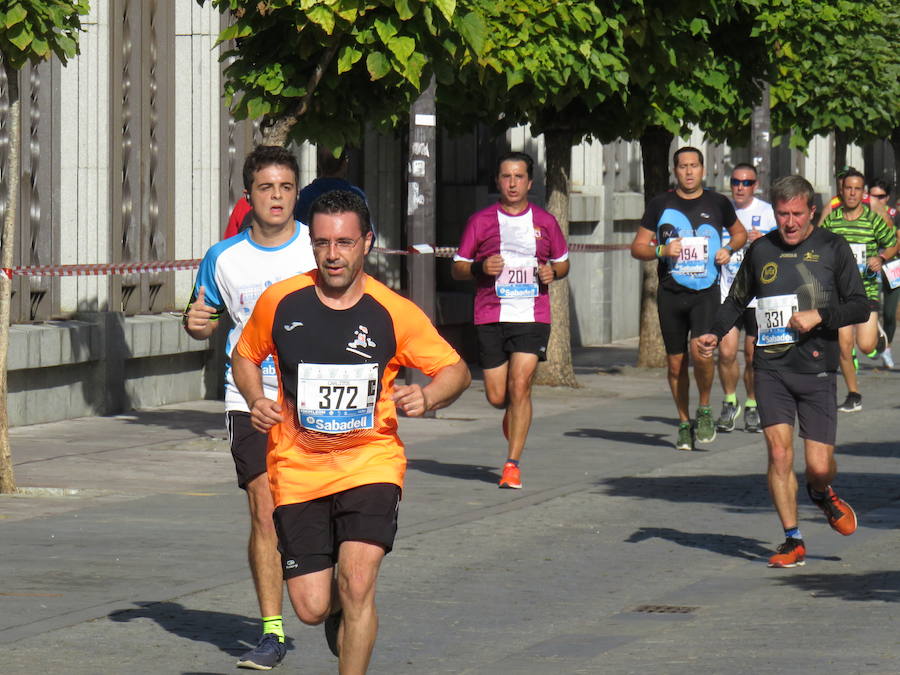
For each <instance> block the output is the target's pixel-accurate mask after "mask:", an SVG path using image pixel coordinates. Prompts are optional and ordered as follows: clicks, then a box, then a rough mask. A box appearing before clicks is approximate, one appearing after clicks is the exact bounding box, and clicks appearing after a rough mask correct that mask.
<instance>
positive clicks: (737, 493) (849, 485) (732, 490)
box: [596, 466, 900, 529]
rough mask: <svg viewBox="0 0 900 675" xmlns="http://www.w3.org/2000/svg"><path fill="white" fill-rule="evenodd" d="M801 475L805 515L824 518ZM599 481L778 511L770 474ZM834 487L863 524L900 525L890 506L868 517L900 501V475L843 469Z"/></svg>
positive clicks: (627, 489)
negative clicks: (768, 479)
mask: <svg viewBox="0 0 900 675" xmlns="http://www.w3.org/2000/svg"><path fill="white" fill-rule="evenodd" d="M798 468H799V466H798ZM797 480H798V481H799V483H800V484H799V489H798V493H797V496H798V502H799V505H800V508H801V509H803V511H802V515H801V517H802V519H804V520H819V519H821V514H820V513H819V512H818V511H817V510H810V511H809V512H808V513H807V512H806V510H805V509H806V508H807V507H808V508H809V509H814V507H813V506H812V503H811V502H810V501H809V499H808V498H807V497H806V491H805V488H804V483H803V473H802V469H801V470H798V472H797ZM596 486H597V487H598V488H600V489H601V490H603V491H604V493H605V494H608V495H612V496H615V497H638V498H641V499H660V500H664V501H669V502H679V503H683V502H695V503H701V504H716V503H718V504H722V505H724V506H726V507H730V508H731V509H732V510H733V511H734V512H737V513H741V512H746V511H749V510H758V509H763V510H768V509H772V510H773V513H774V508H773V506H772V502H771V501H770V500H769V491H768V487H767V485H766V476H765V473H758V474H738V475H733V476H723V475H708V476H662V477H654V476H622V477H618V478H607V479H604V480H601V481H598V482H597V483H596ZM834 487H835V489H836V490H837V492H838V494H839V495H840V496H841V497H842V498H843V499H846V500H847V501H848V502H849V503H850V505H851V506H853V509H854V510H855V511H856V513H857V515H858V516H859V524H860V527H871V528H874V529H894V528H897V527H898V526H900V522H898V520H900V518H898V517H897V514H896V511H890V510H889V511H888V512H881V513H878V514H873V515H872V517H870V518H867V517H866V515H867V514H868V513H869V512H872V511H875V510H876V509H881V508H882V507H885V506H890V505H893V504H895V503H896V501H897V495H900V475H897V474H892V473H841V472H840V471H838V476H837V480H836V481H835V483H834ZM813 513H815V515H813Z"/></svg>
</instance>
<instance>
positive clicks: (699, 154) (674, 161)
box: [672, 145, 703, 166]
mask: <svg viewBox="0 0 900 675" xmlns="http://www.w3.org/2000/svg"><path fill="white" fill-rule="evenodd" d="M685 152H696V153H697V157H699V158H700V166H703V153H702V152H700V151H699V150H698V149H697V148H695V147H693V146H690V145H686V146H684V147H683V148H678V149H677V150H676V151H675V154H674V155H672V166H678V157H679V156H680V155H683V154H684V153H685Z"/></svg>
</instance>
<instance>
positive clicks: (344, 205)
mask: <svg viewBox="0 0 900 675" xmlns="http://www.w3.org/2000/svg"><path fill="white" fill-rule="evenodd" d="M317 213H324V214H326V215H330V216H331V215H337V214H338V213H355V214H356V215H357V216H359V226H360V228H361V229H362V235H363V236H364V237H365V236H366V235H367V234H369V232H371V231H372V217H371V216H370V215H369V207H368V205H367V204H366V200H365V199H363V198H362V197H360V196H359V195H358V194H356V193H355V192H351V191H350V190H331V191H330V192H326V193H325V194H323V195H321V196H319V197H317V198H316V200H315V201H314V202H313V203H312V205H311V206H310V207H309V228H310V231H312V225H313V221H314V220H315V219H316V218H315V216H316V214H317Z"/></svg>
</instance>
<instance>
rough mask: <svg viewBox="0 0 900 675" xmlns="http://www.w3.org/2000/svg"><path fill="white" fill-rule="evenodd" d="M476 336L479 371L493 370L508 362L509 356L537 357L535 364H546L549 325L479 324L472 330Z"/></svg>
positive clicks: (504, 322)
mask: <svg viewBox="0 0 900 675" xmlns="http://www.w3.org/2000/svg"><path fill="white" fill-rule="evenodd" d="M475 332H476V333H477V335H478V363H479V365H481V367H482V368H497V367H498V366H502V365H503V364H504V363H506V362H507V361H509V355H510V354H512V353H513V352H523V353H525V354H537V357H538V361H546V360H547V340H549V339H550V324H549V323H537V322H534V323H515V322H512V321H501V322H499V323H483V324H480V325H478V326H475Z"/></svg>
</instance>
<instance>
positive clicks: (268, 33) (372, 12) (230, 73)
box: [198, 0, 485, 148]
mask: <svg viewBox="0 0 900 675" xmlns="http://www.w3.org/2000/svg"><path fill="white" fill-rule="evenodd" d="M198 2H199V3H200V4H201V5H202V4H203V2H204V0H198ZM211 3H212V5H213V6H215V7H217V8H218V9H219V10H220V11H229V12H230V13H231V14H232V16H233V17H234V22H233V23H232V25H230V26H229V27H228V28H226V29H225V30H224V31H223V32H222V34H221V35H220V36H219V41H220V42H227V41H230V40H234V44H235V47H234V48H233V49H231V50H229V51H227V52H226V53H225V54H224V56H223V59H226V60H228V61H229V65H228V66H227V67H226V69H225V77H226V83H225V93H226V96H227V97H228V99H229V101H230V103H231V104H232V110H233V112H234V115H235V117H237V118H238V119H245V118H250V119H255V118H259V117H265V118H266V119H267V121H268V123H270V124H273V125H274V126H273V127H272V129H271V131H272V134H271V135H270V136H269V138H270V142H276V143H281V144H283V143H284V142H286V141H287V139H288V137H290V138H292V139H294V140H313V141H315V142H318V143H324V144H325V145H328V146H329V147H334V148H339V147H343V146H345V145H358V144H359V142H360V139H361V137H362V134H363V131H364V129H365V127H366V125H367V124H371V125H373V126H375V127H376V128H380V129H391V128H394V127H396V126H398V125H400V124H403V123H405V122H406V119H407V113H408V110H409V106H410V104H411V103H412V101H413V100H415V98H416V96H418V94H419V93H420V92H421V90H422V89H423V88H424V87H425V86H426V85H427V84H428V81H429V79H430V77H431V75H432V73H434V72H436V73H437V76H438V78H439V79H442V80H446V77H447V76H451V74H452V72H453V70H454V67H453V65H451V64H455V63H464V62H466V61H468V60H471V59H473V58H478V55H479V54H480V53H481V51H482V49H483V47H484V43H485V26H484V23H483V22H482V21H481V19H480V18H479V17H478V15H477V14H474V13H472V12H465V11H460V8H459V7H458V6H457V2H456V0H435V1H433V2H425V1H423V0H368V1H364V0H325V1H320V2H313V1H311V0H294V1H291V0H268V1H263V2H260V1H258V0H211ZM301 117H302V120H303V123H302V124H297V123H296V122H297V121H298V119H300V118H301ZM264 126H265V125H264Z"/></svg>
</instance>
